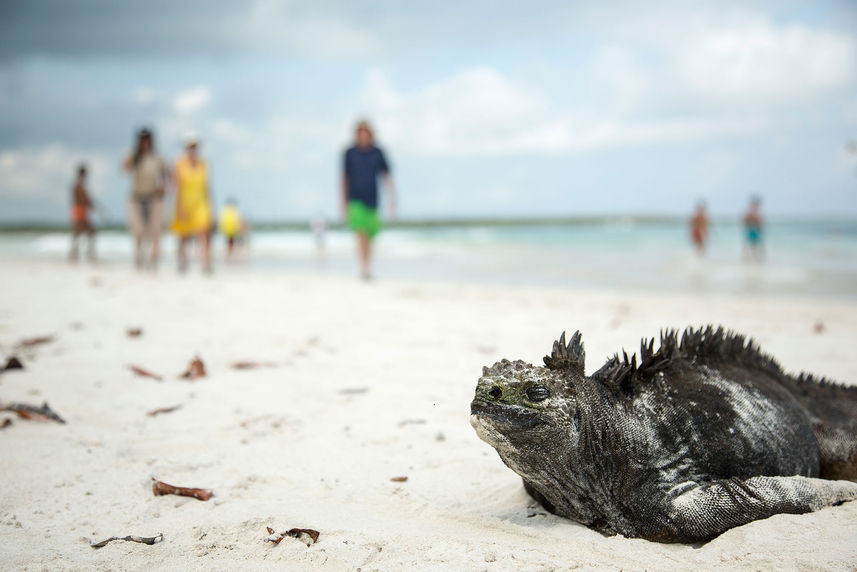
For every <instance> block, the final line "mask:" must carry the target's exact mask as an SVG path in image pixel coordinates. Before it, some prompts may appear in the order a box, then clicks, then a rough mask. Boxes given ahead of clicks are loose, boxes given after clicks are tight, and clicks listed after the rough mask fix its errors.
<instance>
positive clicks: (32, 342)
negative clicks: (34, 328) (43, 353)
mask: <svg viewBox="0 0 857 572" xmlns="http://www.w3.org/2000/svg"><path fill="white" fill-rule="evenodd" d="M55 339H56V338H55V337H54V336H37V337H35V338H25V339H23V340H21V341H20V342H18V345H17V346H16V347H19V348H32V347H35V346H40V345H42V344H48V343H50V342H52V341H54V340H55Z"/></svg>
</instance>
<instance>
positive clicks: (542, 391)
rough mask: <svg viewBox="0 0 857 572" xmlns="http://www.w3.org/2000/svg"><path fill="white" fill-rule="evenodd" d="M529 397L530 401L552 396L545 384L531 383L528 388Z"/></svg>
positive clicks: (542, 399)
mask: <svg viewBox="0 0 857 572" xmlns="http://www.w3.org/2000/svg"><path fill="white" fill-rule="evenodd" d="M526 394H527V399H529V400H530V401H534V402H535V401H544V400H545V399H547V398H548V397H550V396H551V394H550V391H548V388H547V387H545V386H544V385H531V386H530V387H528V388H527V390H526Z"/></svg>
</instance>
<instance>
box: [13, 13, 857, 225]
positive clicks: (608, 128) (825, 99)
mask: <svg viewBox="0 0 857 572" xmlns="http://www.w3.org/2000/svg"><path fill="white" fill-rule="evenodd" d="M360 118H367V119H368V120H369V121H370V122H371V123H372V124H373V125H374V127H375V131H376V138H377V142H378V144H379V146H381V147H382V148H383V149H384V151H385V153H386V154H387V157H388V160H389V162H390V164H391V167H392V169H393V178H394V180H395V182H396V186H397V189H398V195H399V211H400V215H401V217H402V218H406V219H420V218H448V217H473V216H480V217H482V216H487V217H516V216H526V217H532V216H590V215H630V214H638V215H639V214H669V215H685V214H687V213H688V212H690V211H691V210H692V209H693V206H694V204H695V203H696V202H697V201H698V200H700V199H704V200H705V201H707V204H708V206H709V209H710V210H711V212H712V213H713V214H714V215H720V216H736V215H737V214H738V213H740V212H741V211H742V210H743V209H744V208H745V206H746V203H747V200H748V197H749V196H750V195H751V194H754V193H757V194H760V195H761V196H762V197H763V200H764V209H765V212H766V213H768V214H770V215H772V216H783V217H824V216H836V217H845V218H857V152H854V151H853V150H852V151H849V148H848V145H847V144H848V142H849V141H852V140H857V4H855V3H854V2H853V1H841V2H839V1H824V0H815V1H792V0H776V1H770V2H766V1H764V0H758V1H754V2H745V1H740V2H738V1H733V0H718V1H711V2H707V1H696V2H686V1H676V2H671V1H663V2H658V1H652V2H644V3H641V2H636V1H627V2H626V1H606V2H570V1H539V0H535V1H532V2H527V3H522V2H505V1H502V0H490V1H489V0H485V1H482V0H475V1H468V2H460V1H459V2H449V1H445V0H436V1H433V2H422V1H415V2H394V1H389V2H385V1H371V0H370V1H353V0H352V1H340V0H316V1H303V2H297V1H288V0H255V1H252V0H251V1H245V2H238V1H235V2H225V1H220V0H213V1H208V2H198V1H187V2H173V1H162V0H154V1H149V2H136V3H132V2H114V1H109V0H105V1H92V0H78V1H75V2H69V1H67V0H39V1H27V0H3V2H2V3H0V222H23V221H56V222H59V221H63V220H66V219H67V217H68V202H69V194H70V190H69V189H70V186H71V184H72V178H73V171H74V168H75V166H76V165H77V164H78V163H79V162H81V161H85V162H86V163H87V164H88V165H89V166H90V170H91V172H92V177H91V181H90V187H91V190H92V192H93V194H94V195H95V197H96V199H97V200H98V201H99V203H101V204H102V205H103V207H104V208H103V211H104V212H107V213H108V214H109V215H110V216H111V218H114V219H117V220H121V219H122V217H123V216H124V211H125V203H126V201H127V196H128V192H129V181H128V179H127V177H126V176H125V175H124V174H123V173H122V172H121V169H120V163H121V161H122V158H123V157H124V156H125V155H126V154H127V153H128V152H129V151H130V149H131V146H132V144H133V139H134V133H135V131H136V130H137V129H138V128H139V127H141V126H148V127H151V128H152V129H153V130H154V131H155V137H156V145H157V148H158V151H159V152H160V153H161V154H163V155H164V156H165V157H166V158H168V159H169V160H170V161H172V160H174V159H175V158H176V157H177V155H178V154H179V152H180V151H181V140H182V137H183V136H184V135H185V134H186V133H188V132H195V133H197V134H198V135H199V136H200V138H201V140H202V146H201V151H202V153H203V155H204V157H205V158H206V160H207V161H208V163H209V165H210V168H211V175H212V188H213V192H214V195H215V198H216V201H217V202H218V203H220V204H222V202H223V201H224V200H225V199H226V198H228V197H234V198H235V199H237V201H238V203H239V205H240V206H241V207H242V209H243V210H244V211H245V212H246V213H247V214H248V216H249V217H250V218H251V219H253V220H257V221H276V220H306V219H308V218H313V217H317V216H321V215H323V216H325V217H328V218H336V217H338V215H339V206H338V205H339V199H338V193H339V177H340V175H341V163H342V157H341V156H342V153H343V151H344V149H345V148H347V146H348V145H349V144H350V143H351V141H352V138H353V127H354V124H355V122H356V121H357V120H358V119H360Z"/></svg>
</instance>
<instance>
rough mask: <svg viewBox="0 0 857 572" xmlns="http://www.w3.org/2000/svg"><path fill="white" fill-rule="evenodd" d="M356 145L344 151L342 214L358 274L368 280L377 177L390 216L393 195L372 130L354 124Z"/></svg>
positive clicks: (375, 221) (378, 227)
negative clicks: (354, 248)
mask: <svg viewBox="0 0 857 572" xmlns="http://www.w3.org/2000/svg"><path fill="white" fill-rule="evenodd" d="M355 139H356V141H355V144H354V145H353V146H352V147H350V148H349V149H348V150H347V151H346V152H345V157H344V159H345V160H344V164H343V172H342V214H343V217H345V218H346V219H347V221H348V227H349V228H350V229H351V230H353V231H354V232H355V233H356V235H357V252H358V257H359V260H360V275H361V277H362V278H363V279H364V280H368V279H369V278H371V276H372V275H371V256H372V251H371V246H372V239H373V238H374V237H375V235H376V234H378V232H379V231H380V230H381V219H380V217H379V216H378V177H379V176H380V177H381V178H382V181H383V183H384V188H385V190H386V191H387V193H388V195H389V199H390V214H391V216H395V213H396V194H395V187H394V186H393V179H392V177H390V167H389V165H388V164H387V158H386V157H385V156H384V152H383V151H382V150H381V149H379V148H378V147H376V146H375V143H374V137H373V134H372V128H371V127H370V126H369V123H367V122H366V121H360V122H358V123H357V128H356V134H355Z"/></svg>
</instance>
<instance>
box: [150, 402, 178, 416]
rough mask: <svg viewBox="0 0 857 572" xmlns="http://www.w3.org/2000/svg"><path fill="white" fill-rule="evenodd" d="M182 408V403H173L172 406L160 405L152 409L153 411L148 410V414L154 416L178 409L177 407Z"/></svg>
mask: <svg viewBox="0 0 857 572" xmlns="http://www.w3.org/2000/svg"><path fill="white" fill-rule="evenodd" d="M181 408H182V406H181V404H179V405H173V406H172V407H158V408H157V409H152V410H151V411H149V412H147V413H146V415H148V416H149V417H154V416H156V415H161V414H162V413H172V412H173V411H176V410H177V409H181Z"/></svg>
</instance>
